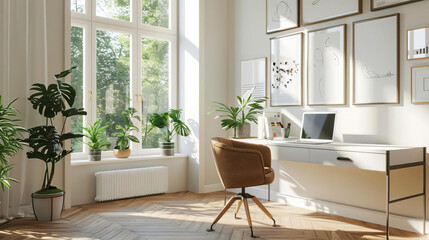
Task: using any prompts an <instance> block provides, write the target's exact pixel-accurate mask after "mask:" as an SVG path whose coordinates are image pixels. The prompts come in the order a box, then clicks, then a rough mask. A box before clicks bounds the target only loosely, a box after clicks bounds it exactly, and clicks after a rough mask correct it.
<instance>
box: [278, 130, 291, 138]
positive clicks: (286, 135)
mask: <svg viewBox="0 0 429 240" xmlns="http://www.w3.org/2000/svg"><path fill="white" fill-rule="evenodd" d="M280 132H281V134H282V137H283V138H289V134H290V128H282V129H281V130H280Z"/></svg>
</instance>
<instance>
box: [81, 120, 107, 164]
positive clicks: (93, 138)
mask: <svg viewBox="0 0 429 240" xmlns="http://www.w3.org/2000/svg"><path fill="white" fill-rule="evenodd" d="M101 122H102V120H101V119H98V120H97V121H96V122H95V123H94V124H92V125H91V124H90V123H88V127H84V128H83V130H84V131H85V133H84V136H85V137H86V138H88V140H89V141H88V142H84V143H85V144H86V145H88V147H89V160H90V161H100V160H101V150H102V149H103V148H106V147H107V148H108V147H110V145H111V143H110V142H109V141H108V140H107V137H106V136H105V134H104V130H105V129H106V128H107V127H108V126H109V125H110V124H111V123H110V122H108V123H106V125H104V126H102V124H101Z"/></svg>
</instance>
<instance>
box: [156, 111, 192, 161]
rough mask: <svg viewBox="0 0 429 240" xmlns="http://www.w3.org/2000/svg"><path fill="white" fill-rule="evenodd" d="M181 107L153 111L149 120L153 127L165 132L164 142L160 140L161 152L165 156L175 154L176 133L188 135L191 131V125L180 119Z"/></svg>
mask: <svg viewBox="0 0 429 240" xmlns="http://www.w3.org/2000/svg"><path fill="white" fill-rule="evenodd" d="M181 112H182V110H181V109H170V111H168V112H165V113H161V114H158V113H153V114H151V115H150V117H149V121H150V123H151V125H152V126H153V127H157V128H159V129H160V130H161V131H162V132H163V134H164V137H163V142H160V148H161V153H162V155H164V156H173V155H174V142H172V140H173V138H174V136H175V135H176V134H178V135H181V136H184V137H187V136H189V134H190V133H191V130H190V129H189V127H188V126H187V125H186V124H185V123H184V122H182V121H181V120H180V114H181Z"/></svg>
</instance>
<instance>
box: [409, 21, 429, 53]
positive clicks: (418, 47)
mask: <svg viewBox="0 0 429 240" xmlns="http://www.w3.org/2000/svg"><path fill="white" fill-rule="evenodd" d="M407 46H408V52H407V60H415V59H424V58H429V27H424V28H415V29H410V30H408V31H407Z"/></svg>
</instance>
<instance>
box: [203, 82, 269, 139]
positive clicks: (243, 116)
mask: <svg viewBox="0 0 429 240" xmlns="http://www.w3.org/2000/svg"><path fill="white" fill-rule="evenodd" d="M254 90H255V88H252V89H251V90H248V91H247V92H246V93H245V94H244V95H243V96H242V97H240V96H237V102H238V107H228V106H227V105H225V104H223V103H220V102H214V103H215V104H216V105H215V106H211V108H215V110H213V111H211V112H209V114H211V113H217V114H218V115H217V116H216V117H215V119H218V118H221V127H222V129H224V130H229V129H231V128H232V129H233V131H234V138H237V137H239V138H243V137H249V136H250V123H251V122H254V123H258V117H257V115H258V114H261V113H262V112H263V109H264V108H263V107H262V103H264V102H265V101H267V100H268V98H267V97H258V98H254V97H253V96H252V95H253V91H254ZM237 130H238V131H237Z"/></svg>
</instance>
